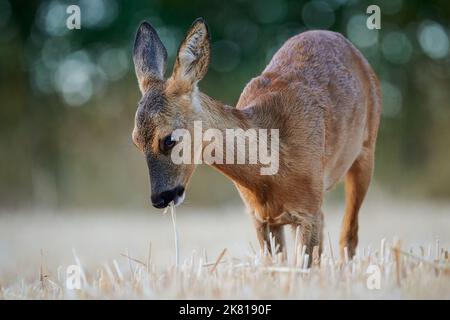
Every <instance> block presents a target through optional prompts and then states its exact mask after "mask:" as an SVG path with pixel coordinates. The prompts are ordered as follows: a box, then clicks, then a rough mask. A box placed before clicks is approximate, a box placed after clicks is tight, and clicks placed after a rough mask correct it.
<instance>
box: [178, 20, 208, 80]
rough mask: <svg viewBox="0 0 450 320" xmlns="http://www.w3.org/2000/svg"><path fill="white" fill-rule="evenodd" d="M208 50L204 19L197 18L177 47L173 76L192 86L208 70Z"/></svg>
mask: <svg viewBox="0 0 450 320" xmlns="http://www.w3.org/2000/svg"><path fill="white" fill-rule="evenodd" d="M210 52H211V40H210V36H209V30H208V25H207V24H206V22H205V20H203V19H202V18H198V19H197V20H195V21H194V23H193V24H192V26H191V28H190V29H189V31H188V32H187V34H186V37H185V38H184V40H183V42H182V43H181V45H180V48H179V49H178V55H177V59H176V62H175V66H174V71H173V76H174V77H175V78H177V79H180V80H185V81H188V82H189V84H191V85H192V86H194V85H195V84H196V83H197V82H198V81H200V80H201V79H202V78H203V77H204V76H205V74H206V72H207V71H208V66H209V61H210Z"/></svg>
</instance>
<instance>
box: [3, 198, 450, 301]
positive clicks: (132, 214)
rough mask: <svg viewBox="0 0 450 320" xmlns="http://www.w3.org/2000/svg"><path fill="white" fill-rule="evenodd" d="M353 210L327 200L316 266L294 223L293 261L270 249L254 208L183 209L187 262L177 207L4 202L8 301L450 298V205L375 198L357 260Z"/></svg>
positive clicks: (364, 217)
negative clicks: (9, 206)
mask: <svg viewBox="0 0 450 320" xmlns="http://www.w3.org/2000/svg"><path fill="white" fill-rule="evenodd" d="M342 212H343V208H342V207H340V206H335V205H329V206H327V207H326V208H325V221H326V226H325V243H324V252H323V255H322V257H321V259H320V264H319V263H318V262H319V261H318V257H317V256H315V257H314V258H313V265H312V268H311V269H307V268H305V267H304V259H305V257H304V255H302V248H301V246H298V248H299V249H298V250H297V253H296V250H294V243H295V239H294V238H295V236H292V235H290V233H289V232H288V235H289V237H288V243H289V244H290V246H289V254H288V261H287V262H285V263H281V262H280V261H279V259H277V258H275V259H271V258H269V257H267V256H261V255H260V254H259V251H258V248H257V243H256V236H255V233H254V230H253V228H252V224H251V221H250V219H249V217H248V216H247V215H246V214H245V213H244V209H243V207H239V206H238V207H229V208H226V209H220V208H219V209H217V208H216V209H214V208H210V209H193V208H191V207H189V206H185V207H178V208H177V210H176V217H177V229H178V236H179V240H178V245H179V248H178V249H179V264H178V271H177V268H176V266H175V256H176V254H175V247H174V242H175V241H174V232H173V228H172V221H171V215H170V211H169V213H167V214H166V215H161V214H157V213H156V211H154V210H151V209H149V210H148V211H137V210H120V211H119V210H64V212H61V211H56V210H33V211H31V212H30V211H27V212H24V211H17V210H16V211H5V210H4V211H3V212H1V213H0V298H4V299H17V298H19V299H21V298H32V299H35V298H46V299H52V298H65V299H67V298H68V299H72V298H74V299H77V298H144V299H160V298H233V299H235V298H250V299H252V298H254V299H260V298H267V299H285V298H288V299H304V298H305V299H316V298H319V299H339V298H344V299H348V298H356V299H366V298H368V299H377V298H385V299H416V298H422V299H428V298H437V299H449V298H450V270H449V268H450V260H449V258H448V252H447V250H448V247H449V244H450V232H449V231H450V214H449V213H450V204H430V203H428V202H417V201H416V202H409V201H392V200H386V199H385V198H379V199H372V200H369V201H368V202H367V203H366V204H365V207H364V208H363V210H362V213H361V216H360V231H359V234H360V246H359V249H358V255H357V257H356V258H355V259H354V260H353V261H345V260H344V261H340V259H339V257H338V235H339V226H340V220H341V218H342ZM328 235H329V236H328ZM383 239H384V240H383ZM225 249H226V250H225ZM70 265H77V266H80V267H81V268H80V269H77V270H81V282H80V285H81V287H80V289H79V290H71V289H69V288H68V287H67V282H66V280H67V279H72V280H73V279H74V278H71V277H70V276H71V275H73V274H72V273H70V271H69V278H67V275H68V274H67V272H68V269H67V267H68V266H70ZM369 266H370V267H369ZM69 270H70V269H69ZM377 275H379V278H377ZM378 280H379V281H378ZM73 283H74V282H72V284H73ZM378 284H379V288H378V289H377V287H378Z"/></svg>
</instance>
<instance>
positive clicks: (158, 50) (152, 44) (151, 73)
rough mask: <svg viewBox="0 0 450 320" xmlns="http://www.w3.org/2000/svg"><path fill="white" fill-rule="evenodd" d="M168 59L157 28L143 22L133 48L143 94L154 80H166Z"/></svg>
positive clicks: (135, 65) (137, 74)
mask: <svg viewBox="0 0 450 320" xmlns="http://www.w3.org/2000/svg"><path fill="white" fill-rule="evenodd" d="M166 60H167V50H166V48H165V47H164V45H163V44H162V42H161V39H159V37H158V34H157V33H156V30H155V29H153V27H152V26H151V25H150V24H149V23H148V22H146V21H144V22H142V23H141V25H140V26H139V29H138V31H137V33H136V39H135V40H134V49H133V61H134V69H135V71H136V76H137V79H138V83H139V88H140V89H141V92H142V94H144V93H145V92H146V91H147V89H148V87H149V86H150V84H151V83H152V82H154V81H162V80H164V71H165V68H166Z"/></svg>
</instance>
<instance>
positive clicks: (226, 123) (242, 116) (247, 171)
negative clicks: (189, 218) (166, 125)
mask: <svg viewBox="0 0 450 320" xmlns="http://www.w3.org/2000/svg"><path fill="white" fill-rule="evenodd" d="M200 101H201V106H202V110H201V114H202V118H201V119H202V125H203V130H207V129H217V130H219V131H221V132H222V136H223V137H224V139H225V136H226V130H227V129H243V130H248V129H251V128H255V126H254V124H253V123H254V121H253V117H254V116H255V115H254V114H253V113H252V112H250V111H249V110H247V111H246V110H240V109H236V108H234V107H231V106H227V105H225V104H223V103H222V102H220V101H217V100H214V99H212V98H210V97H209V96H207V95H205V94H201V95H200ZM206 144H207V143H206ZM204 147H205V146H204ZM227 149H228V148H227V147H224V148H223V150H224V151H223V152H224V154H223V159H226V156H227V152H228V151H229V149H228V150H227ZM211 166H212V167H213V168H215V169H217V170H218V171H220V172H221V173H223V174H224V175H225V176H227V177H228V178H230V179H231V180H233V182H234V183H236V184H237V185H239V186H242V187H244V188H247V189H250V190H255V188H257V186H258V185H261V183H260V181H259V180H260V179H262V178H263V177H264V176H261V175H260V166H259V165H255V164H252V165H249V164H236V163H226V161H224V163H223V164H218V163H213V164H211Z"/></svg>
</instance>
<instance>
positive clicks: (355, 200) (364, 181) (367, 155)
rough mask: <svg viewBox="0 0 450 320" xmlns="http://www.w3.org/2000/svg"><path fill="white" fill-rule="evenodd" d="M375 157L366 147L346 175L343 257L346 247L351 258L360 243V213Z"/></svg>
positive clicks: (340, 244)
mask: <svg viewBox="0 0 450 320" xmlns="http://www.w3.org/2000/svg"><path fill="white" fill-rule="evenodd" d="M373 158H374V157H373V151H372V150H368V149H364V151H363V152H362V153H361V154H360V155H359V156H358V158H357V159H356V160H355V162H353V164H352V166H351V168H350V170H349V171H348V172H347V174H346V176H345V214H344V218H343V221H342V227H341V235H340V239H339V247H340V253H341V258H342V259H343V258H344V251H345V249H344V248H346V247H347V250H348V256H349V258H350V259H351V258H352V257H353V256H354V255H355V249H356V246H357V245H358V213H359V209H360V208H361V204H362V202H363V200H364V197H365V195H366V193H367V189H368V188H369V184H370V180H371V177H372V171H373Z"/></svg>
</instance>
